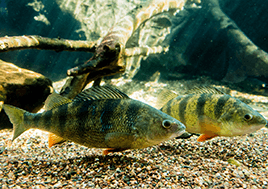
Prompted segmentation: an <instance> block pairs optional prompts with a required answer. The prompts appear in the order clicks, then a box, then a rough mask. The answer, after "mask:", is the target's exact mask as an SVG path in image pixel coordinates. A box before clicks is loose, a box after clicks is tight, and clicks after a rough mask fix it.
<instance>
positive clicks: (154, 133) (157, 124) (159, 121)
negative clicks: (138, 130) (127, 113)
mask: <svg viewBox="0 0 268 189" xmlns="http://www.w3.org/2000/svg"><path fill="white" fill-rule="evenodd" d="M144 115H145V116H143V117H142V118H140V119H139V123H137V124H139V125H140V126H141V125H142V124H146V125H144V127H146V131H145V134H146V136H144V137H145V138H146V141H147V143H149V145H150V146H152V145H156V144H159V143H161V142H163V141H166V140H170V139H173V138H175V137H178V136H180V135H182V134H183V133H184V132H185V129H186V127H185V125H184V124H182V123H181V122H180V121H178V120H177V119H175V118H173V117H171V116H169V115H167V114H165V113H163V112H162V111H160V110H157V109H151V110H150V111H148V112H147V113H146V114H144Z"/></svg>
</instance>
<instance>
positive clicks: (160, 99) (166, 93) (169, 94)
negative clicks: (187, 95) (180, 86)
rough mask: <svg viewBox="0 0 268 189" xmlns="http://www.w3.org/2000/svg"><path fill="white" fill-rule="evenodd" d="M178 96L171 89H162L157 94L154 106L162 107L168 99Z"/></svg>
mask: <svg viewBox="0 0 268 189" xmlns="http://www.w3.org/2000/svg"><path fill="white" fill-rule="evenodd" d="M177 96H178V94H177V93H176V92H175V91H171V90H168V89H163V90H162V92H161V93H160V94H159V95H158V96H157V101H156V104H155V108H157V109H160V108H162V107H163V106H164V105H165V104H166V103H167V102H168V101H170V100H171V99H174V98H176V97H177Z"/></svg>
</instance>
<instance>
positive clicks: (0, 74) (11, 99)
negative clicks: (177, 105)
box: [0, 60, 52, 130]
mask: <svg viewBox="0 0 268 189" xmlns="http://www.w3.org/2000/svg"><path fill="white" fill-rule="evenodd" d="M51 89H52V81H51V80H50V79H48V78H46V77H44V76H43V75H41V74H39V73H35V72H33V71H30V70H27V69H23V68H20V67H17V66H15V65H14V64H11V63H7V62H4V61H2V60H0V102H4V103H5V104H11V105H13V106H16V107H19V108H22V109H24V110H27V111H30V112H37V111H38V110H40V109H41V107H42V106H43V102H44V101H45V99H46V98H47V96H48V95H49V94H50V93H51ZM0 104H1V103H0ZM0 110H1V105H0ZM6 128H12V124H11V123H10V121H9V119H8V117H7V116H6V114H5V113H4V111H1V112H0V130H1V129H6Z"/></svg>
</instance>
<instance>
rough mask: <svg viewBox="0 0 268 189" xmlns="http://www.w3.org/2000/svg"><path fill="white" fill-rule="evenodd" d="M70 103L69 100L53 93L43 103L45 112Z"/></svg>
mask: <svg viewBox="0 0 268 189" xmlns="http://www.w3.org/2000/svg"><path fill="white" fill-rule="evenodd" d="M70 102H72V100H71V99H69V98H66V97H63V96H61V95H59V94H57V93H56V92H53V93H52V94H51V95H49V96H48V97H47V99H46V101H45V110H51V109H53V108H56V107H58V106H61V105H63V104H68V103H70Z"/></svg>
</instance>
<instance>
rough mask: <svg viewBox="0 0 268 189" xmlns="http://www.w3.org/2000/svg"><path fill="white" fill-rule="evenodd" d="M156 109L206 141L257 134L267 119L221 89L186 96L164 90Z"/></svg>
mask: <svg viewBox="0 0 268 189" xmlns="http://www.w3.org/2000/svg"><path fill="white" fill-rule="evenodd" d="M156 107H158V108H159V107H162V108H160V110H161V111H162V112H164V113H166V114H168V115H171V116H172V117H174V118H176V119H177V120H179V121H180V122H182V123H183V124H184V125H185V126H186V133H195V134H200V136H199V137H198V139H197V141H199V142H203V141H206V140H209V139H212V138H214V137H217V136H224V137H233V136H240V135H244V134H248V133H252V132H254V131H257V130H258V129H260V128H262V127H264V126H266V127H267V120H266V119H265V118H264V117H263V116H262V115H261V114H260V113H259V112H257V111H256V110H254V109H253V108H251V107H250V106H249V105H247V104H245V103H244V102H242V101H240V100H239V99H237V98H234V97H232V96H230V95H228V94H226V93H224V92H222V91H221V90H219V89H217V88H215V87H210V86H206V87H204V86H201V87H194V88H193V89H191V90H189V91H188V92H186V93H185V94H183V95H178V94H177V93H175V92H172V91H170V90H163V92H162V93H161V94H160V95H159V98H158V101H157V104H156Z"/></svg>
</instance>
